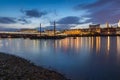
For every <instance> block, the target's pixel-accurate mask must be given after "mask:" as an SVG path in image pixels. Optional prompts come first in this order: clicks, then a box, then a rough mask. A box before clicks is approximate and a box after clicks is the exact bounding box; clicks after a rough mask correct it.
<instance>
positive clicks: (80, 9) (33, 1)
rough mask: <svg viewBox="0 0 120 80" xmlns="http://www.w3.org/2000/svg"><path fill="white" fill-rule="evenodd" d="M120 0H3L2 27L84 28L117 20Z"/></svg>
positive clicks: (0, 5) (0, 11)
mask: <svg viewBox="0 0 120 80" xmlns="http://www.w3.org/2000/svg"><path fill="white" fill-rule="evenodd" d="M119 19H120V0H0V28H36V27H39V23H42V27H48V26H51V25H53V24H52V22H53V21H56V24H57V26H58V27H59V28H84V27H88V25H89V24H99V23H100V24H105V23H106V22H109V23H110V24H116V23H117V22H118V21H119Z"/></svg>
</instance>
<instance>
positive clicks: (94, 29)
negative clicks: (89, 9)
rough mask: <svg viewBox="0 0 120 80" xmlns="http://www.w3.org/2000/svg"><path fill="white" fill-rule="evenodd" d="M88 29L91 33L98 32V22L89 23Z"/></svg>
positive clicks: (99, 30)
mask: <svg viewBox="0 0 120 80" xmlns="http://www.w3.org/2000/svg"><path fill="white" fill-rule="evenodd" d="M89 31H90V32H93V33H100V32H101V29H100V24H95V25H89Z"/></svg>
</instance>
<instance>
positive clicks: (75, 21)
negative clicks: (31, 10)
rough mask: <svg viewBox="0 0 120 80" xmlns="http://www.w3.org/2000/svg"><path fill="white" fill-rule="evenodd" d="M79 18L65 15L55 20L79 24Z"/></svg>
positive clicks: (59, 22)
mask: <svg viewBox="0 0 120 80" xmlns="http://www.w3.org/2000/svg"><path fill="white" fill-rule="evenodd" d="M79 20H80V18H79V17H77V16H67V17H64V18H61V19H60V20H58V21H57V23H58V24H79V23H80V22H79Z"/></svg>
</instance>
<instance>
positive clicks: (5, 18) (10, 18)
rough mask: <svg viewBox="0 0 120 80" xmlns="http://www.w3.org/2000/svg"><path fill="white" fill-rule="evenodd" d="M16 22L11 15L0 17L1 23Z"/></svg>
mask: <svg viewBox="0 0 120 80" xmlns="http://www.w3.org/2000/svg"><path fill="white" fill-rule="evenodd" d="M16 22H17V21H16V18H13V17H0V23H2V24H11V23H16Z"/></svg>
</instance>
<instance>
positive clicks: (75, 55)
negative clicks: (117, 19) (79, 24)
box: [0, 36, 120, 80]
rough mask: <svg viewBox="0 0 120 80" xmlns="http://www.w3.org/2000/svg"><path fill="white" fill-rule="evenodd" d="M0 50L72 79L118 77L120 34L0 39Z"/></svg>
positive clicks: (105, 79) (116, 78)
mask: <svg viewBox="0 0 120 80" xmlns="http://www.w3.org/2000/svg"><path fill="white" fill-rule="evenodd" d="M0 52H6V53H9V54H13V55H17V56H20V57H23V58H25V59H27V60H30V61H31V62H33V63H35V64H36V65H40V66H43V67H45V68H48V69H53V70H56V71H58V72H60V73H62V74H64V75H65V76H66V77H68V78H71V79H72V80H120V37H109V36H108V37H77V38H76V39H73V38H65V39H61V40H30V39H0Z"/></svg>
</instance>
